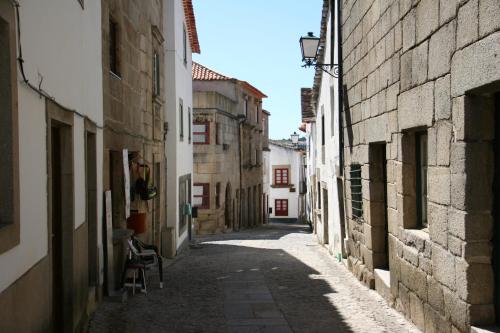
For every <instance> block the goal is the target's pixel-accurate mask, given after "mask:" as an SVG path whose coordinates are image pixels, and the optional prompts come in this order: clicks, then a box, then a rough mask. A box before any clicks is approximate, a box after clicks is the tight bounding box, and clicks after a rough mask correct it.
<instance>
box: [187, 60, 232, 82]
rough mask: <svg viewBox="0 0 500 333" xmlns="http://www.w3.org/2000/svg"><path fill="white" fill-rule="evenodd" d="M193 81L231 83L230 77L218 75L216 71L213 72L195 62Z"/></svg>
mask: <svg viewBox="0 0 500 333" xmlns="http://www.w3.org/2000/svg"><path fill="white" fill-rule="evenodd" d="M192 74H193V80H202V81H229V80H231V78H230V77H227V76H225V75H223V74H220V73H217V72H216V71H213V70H211V69H210V68H207V67H205V66H203V65H200V64H199V63H197V62H195V61H193V67H192Z"/></svg>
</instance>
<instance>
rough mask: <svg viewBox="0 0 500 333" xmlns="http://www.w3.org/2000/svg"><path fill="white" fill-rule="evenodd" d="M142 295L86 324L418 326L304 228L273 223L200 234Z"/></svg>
mask: <svg viewBox="0 0 500 333" xmlns="http://www.w3.org/2000/svg"><path fill="white" fill-rule="evenodd" d="M198 241H199V242H200V243H201V244H202V245H203V246H202V248H201V249H190V250H189V251H187V252H186V253H185V254H183V255H181V256H180V258H179V259H178V260H176V261H175V262H174V263H173V264H172V265H171V266H169V267H168V268H166V270H165V287H164V288H163V289H159V288H158V281H157V280H154V276H153V275H151V278H150V279H149V286H150V288H149V292H148V294H147V295H144V294H139V295H137V294H136V295H135V296H130V297H129V299H128V301H127V302H126V303H124V304H122V303H115V302H111V301H105V302H103V303H102V304H101V305H100V306H99V308H98V310H97V311H96V313H95V315H94V316H93V318H92V320H91V322H90V332H238V333H239V332H241V333H246V332H273V333H274V332H276V333H281V332H369V333H376V332H419V331H418V330H417V329H416V328H415V327H414V326H413V325H412V324H410V323H408V322H407V321H406V320H405V318H404V317H403V316H402V315H401V314H399V313H398V312H396V311H395V310H393V309H392V308H390V307H389V306H387V305H386V303H385V301H384V300H383V299H382V298H381V297H380V296H379V295H378V294H377V293H376V292H375V291H373V290H369V289H367V288H366V287H364V286H363V285H361V284H360V282H358V281H357V280H356V279H355V278H354V277H353V275H351V274H350V273H349V271H348V270H347V269H346V268H345V267H344V266H343V265H342V264H340V263H338V262H336V261H335V260H334V258H333V257H332V256H330V255H329V254H328V252H327V251H326V250H325V249H324V248H323V247H322V246H320V245H318V243H317V242H316V241H315V236H313V235H311V234H310V233H309V232H308V228H306V227H303V226H298V225H285V224H271V225H267V226H262V227H260V228H257V229H252V230H248V231H242V232H236V233H230V234H223V235H216V236H208V237H203V238H199V239H198Z"/></svg>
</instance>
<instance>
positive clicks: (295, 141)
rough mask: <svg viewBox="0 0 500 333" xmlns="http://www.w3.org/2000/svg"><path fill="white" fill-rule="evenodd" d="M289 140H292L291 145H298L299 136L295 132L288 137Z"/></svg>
mask: <svg viewBox="0 0 500 333" xmlns="http://www.w3.org/2000/svg"><path fill="white" fill-rule="evenodd" d="M290 139H292V143H293V144H294V145H296V144H297V143H299V135H298V134H297V133H296V132H293V134H291V135H290Z"/></svg>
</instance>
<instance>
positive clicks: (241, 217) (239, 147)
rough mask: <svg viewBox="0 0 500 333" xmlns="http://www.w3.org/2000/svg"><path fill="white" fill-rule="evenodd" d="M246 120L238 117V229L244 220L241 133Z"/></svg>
mask: <svg viewBox="0 0 500 333" xmlns="http://www.w3.org/2000/svg"><path fill="white" fill-rule="evenodd" d="M245 120H246V117H245V118H243V119H242V120H241V119H238V156H239V159H240V161H239V163H238V164H239V167H240V197H239V198H238V199H239V201H240V202H239V205H240V214H239V215H240V219H239V223H238V231H239V230H240V228H241V223H242V221H243V204H242V203H243V200H242V195H243V189H242V188H241V184H242V182H243V179H242V177H243V176H242V174H243V172H242V165H241V160H242V157H241V133H242V130H241V126H242V125H243V122H244V121H245Z"/></svg>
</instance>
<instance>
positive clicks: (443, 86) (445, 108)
mask: <svg viewBox="0 0 500 333" xmlns="http://www.w3.org/2000/svg"><path fill="white" fill-rule="evenodd" d="M431 45H432V39H431ZM450 84H451V83H450V75H446V76H445V77H442V78H439V79H437V80H436V84H435V91H434V107H435V113H436V114H435V117H436V120H441V119H450V117H451V97H450V93H451V91H450V90H451V87H450Z"/></svg>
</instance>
